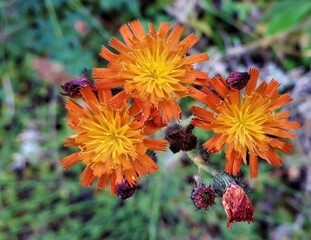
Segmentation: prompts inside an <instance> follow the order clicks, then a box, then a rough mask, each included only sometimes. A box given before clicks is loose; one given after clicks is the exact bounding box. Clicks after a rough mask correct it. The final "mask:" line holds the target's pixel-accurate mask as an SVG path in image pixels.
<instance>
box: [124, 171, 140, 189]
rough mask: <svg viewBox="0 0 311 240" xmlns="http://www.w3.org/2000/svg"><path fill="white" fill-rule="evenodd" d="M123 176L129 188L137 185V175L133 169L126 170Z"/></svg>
mask: <svg viewBox="0 0 311 240" xmlns="http://www.w3.org/2000/svg"><path fill="white" fill-rule="evenodd" d="M124 176H125V178H126V180H127V182H128V183H129V184H130V186H134V185H136V184H137V183H138V178H137V174H136V172H135V171H134V169H132V168H131V169H127V170H125V171H124Z"/></svg>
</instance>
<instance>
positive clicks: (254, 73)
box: [245, 68, 260, 95]
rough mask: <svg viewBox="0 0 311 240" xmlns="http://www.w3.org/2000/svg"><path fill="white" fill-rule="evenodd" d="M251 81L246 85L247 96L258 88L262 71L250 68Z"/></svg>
mask: <svg viewBox="0 0 311 240" xmlns="http://www.w3.org/2000/svg"><path fill="white" fill-rule="evenodd" d="M248 74H249V75H250V79H249V81H248V83H247V85H246V88H245V91H246V94H247V95H250V94H251V92H253V91H254V90H255V88H256V85H257V81H258V77H259V74H260V70H259V69H258V68H250V69H249V71H248Z"/></svg>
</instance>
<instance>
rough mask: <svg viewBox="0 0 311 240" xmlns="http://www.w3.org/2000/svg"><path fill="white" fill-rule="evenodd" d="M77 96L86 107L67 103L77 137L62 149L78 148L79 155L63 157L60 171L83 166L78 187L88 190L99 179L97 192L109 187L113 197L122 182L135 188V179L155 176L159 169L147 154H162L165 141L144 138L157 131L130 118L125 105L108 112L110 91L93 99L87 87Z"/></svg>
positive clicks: (68, 139) (109, 109) (77, 153)
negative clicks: (151, 151) (150, 151)
mask: <svg viewBox="0 0 311 240" xmlns="http://www.w3.org/2000/svg"><path fill="white" fill-rule="evenodd" d="M80 93H81V95H82V98H83V99H84V100H85V102H86V104H87V105H88V106H87V107H82V106H81V105H79V104H78V103H76V102H75V101H73V100H72V99H69V100H68V102H67V104H66V108H67V109H68V111H69V113H68V117H67V120H68V122H69V127H70V128H71V129H73V130H75V131H76V134H75V135H73V136H71V137H69V138H67V139H66V142H65V146H77V147H79V151H78V152H76V153H73V154H72V155H69V156H67V157H65V158H64V159H63V160H62V161H61V163H62V165H63V167H64V168H65V169H67V168H69V167H71V166H72V165H74V164H76V163H78V162H82V163H83V164H85V165H86V168H85V170H84V171H83V173H82V174H81V181H80V182H81V184H82V185H83V186H85V187H86V186H89V185H91V184H92V183H93V182H94V181H95V179H96V178H98V182H97V188H99V189H105V188H106V186H107V185H108V183H110V191H111V194H115V193H116V189H117V186H118V185H120V184H122V183H123V181H124V179H126V180H127V182H128V183H129V185H130V186H134V185H136V183H137V182H138V178H137V177H138V176H140V177H144V176H146V175H147V174H148V173H154V172H155V171H156V170H157V169H158V166H157V164H156V163H155V162H154V161H153V160H152V159H151V158H150V157H149V156H148V155H147V154H146V151H147V150H148V149H153V150H162V151H164V150H165V148H166V141H165V140H155V139H147V138H145V135H146V134H150V133H152V132H154V131H157V130H158V129H156V128H153V129H152V127H150V126H148V127H145V126H144V125H143V124H144V123H142V122H141V121H138V120H137V119H136V118H134V117H133V116H132V115H131V114H130V111H129V110H128V108H127V105H126V104H124V105H122V106H121V107H120V108H119V109H113V108H111V107H110V106H109V105H108V104H107V102H108V101H109V99H110V98H111V97H112V95H111V92H110V90H109V91H100V92H98V96H96V95H95V94H94V92H93V91H92V89H91V87H90V86H87V87H85V88H82V89H81V90H80ZM146 123H147V122H146Z"/></svg>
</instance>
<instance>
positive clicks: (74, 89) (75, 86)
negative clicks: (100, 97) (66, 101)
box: [61, 71, 96, 98]
mask: <svg viewBox="0 0 311 240" xmlns="http://www.w3.org/2000/svg"><path fill="white" fill-rule="evenodd" d="M86 75H87V71H84V73H83V74H82V75H81V77H79V78H76V79H74V80H71V81H69V82H66V83H65V84H64V85H62V86H61V87H62V88H63V90H64V93H61V94H62V95H64V96H68V97H71V98H80V97H81V93H80V89H81V88H84V87H86V86H90V87H91V88H92V90H93V92H96V88H95V86H94V85H93V83H92V82H91V81H90V80H88V79H87V78H86Z"/></svg>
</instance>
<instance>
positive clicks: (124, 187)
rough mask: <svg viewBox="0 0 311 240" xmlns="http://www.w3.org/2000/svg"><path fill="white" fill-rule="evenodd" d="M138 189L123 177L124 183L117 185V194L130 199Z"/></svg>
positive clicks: (123, 198)
mask: <svg viewBox="0 0 311 240" xmlns="http://www.w3.org/2000/svg"><path fill="white" fill-rule="evenodd" d="M135 191H136V185H134V186H131V185H130V184H129V183H128V181H127V180H126V179H123V183H122V184H120V185H118V186H117V192H116V194H117V196H119V197H120V198H121V199H122V200H125V199H128V198H130V197H132V196H133V194H134V193H135Z"/></svg>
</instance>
